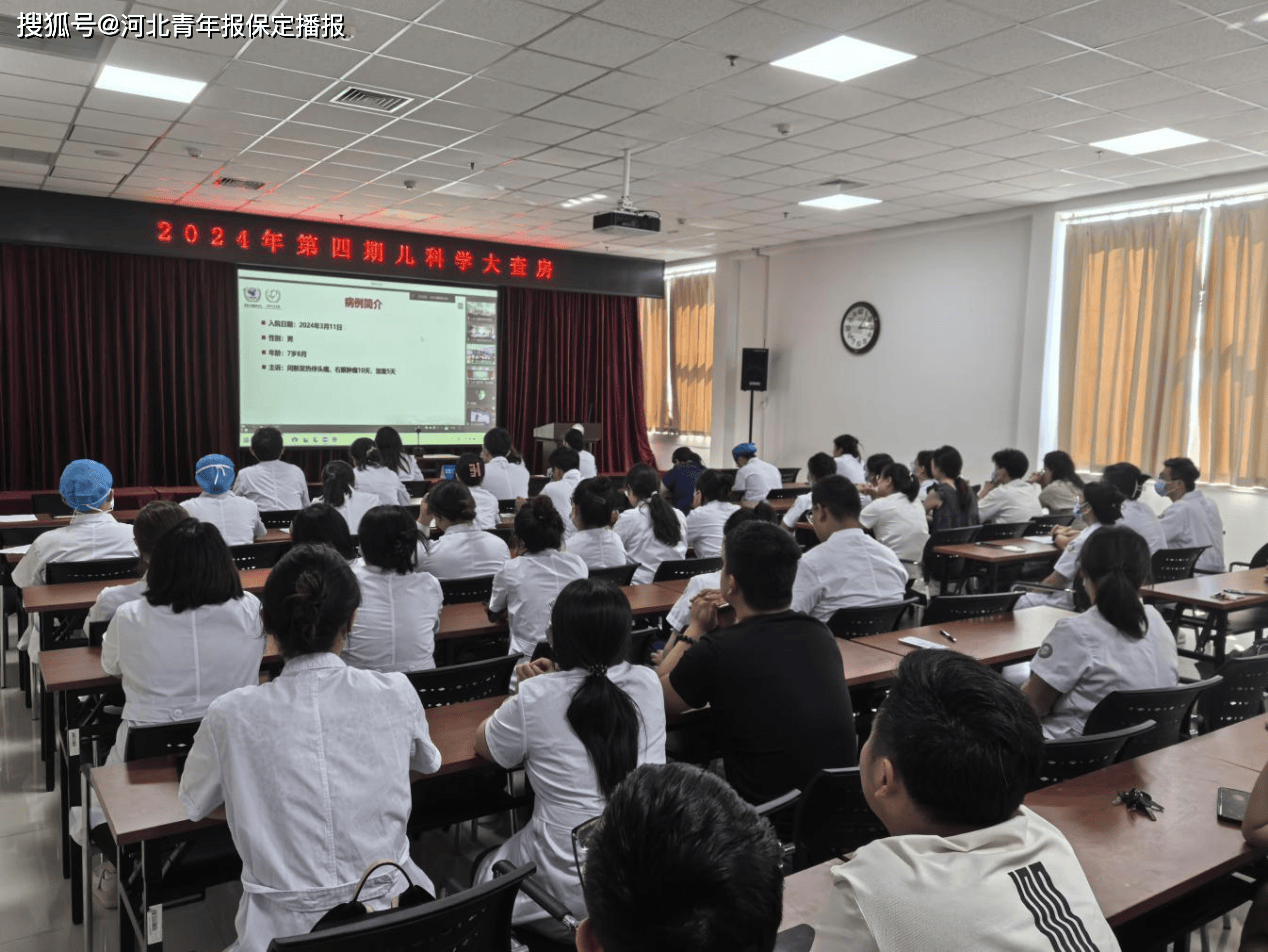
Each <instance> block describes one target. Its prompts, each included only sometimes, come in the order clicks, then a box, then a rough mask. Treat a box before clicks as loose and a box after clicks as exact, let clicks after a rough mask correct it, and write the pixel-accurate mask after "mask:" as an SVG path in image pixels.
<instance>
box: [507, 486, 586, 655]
mask: <svg viewBox="0 0 1268 952" xmlns="http://www.w3.org/2000/svg"><path fill="white" fill-rule="evenodd" d="M515 540H516V544H517V545H518V547H519V554H518V555H517V556H516V557H515V558H513V559H508V560H507V561H506V562H505V563H504V564H503V565H502V567H501V568H500V569H498V572H497V574H496V575H494V576H493V594H492V595H491V596H490V598H489V618H490V619H493V620H499V619H502V618H506V620H507V624H508V625H509V627H510V629H511V647H510V650H509V652H508V653H509V654H513V655H522V656H523V657H524V658H525V659H527V658H528V656H529V655H531V654H532V653H533V651H534V649H536V647H537V645H538V643H539V642H542V641H545V640H546V629H547V627H548V626H549V623H550V608H551V605H553V604H554V602H555V599H556V597H558V595H559V593H560V592H561V591H563V589H564V586H565V585H567V584H568V583H569V582H571V581H574V580H575V579H579V578H587V577H588V576H589V575H590V569H589V568H588V567H587V566H586V563H585V562H583V561H582V560H581V558H580V557H579V556H576V555H572V554H571V553H568V552H564V551H562V550H561V546H562V545H563V541H564V522H563V519H561V518H560V517H559V513H558V512H556V511H555V507H554V505H553V504H552V503H551V502H550V500H548V499H543V498H541V497H540V496H539V497H537V498H535V499H530V500H529V501H528V502H526V503H524V505H523V506H521V507H520V510H519V512H517V513H516V514H515Z"/></svg>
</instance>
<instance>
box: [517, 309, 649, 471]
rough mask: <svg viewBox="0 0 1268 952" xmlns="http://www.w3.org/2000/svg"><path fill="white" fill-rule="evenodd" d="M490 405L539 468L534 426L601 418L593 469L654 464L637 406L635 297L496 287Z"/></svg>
mask: <svg viewBox="0 0 1268 952" xmlns="http://www.w3.org/2000/svg"><path fill="white" fill-rule="evenodd" d="M499 306H500V310H501V314H502V327H503V331H502V340H501V341H500V342H499V351H500V354H499V357H500V359H501V383H500V386H499V392H498V405H499V409H500V410H501V415H502V418H503V420H505V425H506V428H507V429H508V430H510V432H511V439H512V440H514V441H515V445H516V446H517V447H519V449H520V452H521V453H523V454H524V461H525V463H526V464H527V465H528V466H529V468H530V469H531V470H532V471H533V472H542V471H543V470H544V468H545V462H544V460H542V459H541V454H540V452H539V450H538V444H537V443H536V441H535V440H534V439H533V429H534V427H538V426H542V425H543V424H546V423H578V422H592V423H602V424H603V439H602V441H600V442H599V443H598V445H597V446H596V447H595V454H594V455H595V462H596V463H597V465H598V468H599V472H601V473H602V472H620V473H624V472H626V471H627V470H628V469H629V468H630V467H631V466H633V465H634V464H635V463H639V462H645V463H649V464H651V465H653V466H654V465H655V460H656V457H655V455H654V454H653V453H652V448H651V446H650V445H649V444H648V442H647V422H646V416H645V414H644V410H643V347H642V341H641V339H640V336H639V329H638V299H637V298H632V297H619V296H617V295H611V294H574V293H572V292H565V291H537V290H531V289H528V288H503V289H502V290H501V293H500V296H499Z"/></svg>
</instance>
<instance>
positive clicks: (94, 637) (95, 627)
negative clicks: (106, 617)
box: [88, 621, 110, 648]
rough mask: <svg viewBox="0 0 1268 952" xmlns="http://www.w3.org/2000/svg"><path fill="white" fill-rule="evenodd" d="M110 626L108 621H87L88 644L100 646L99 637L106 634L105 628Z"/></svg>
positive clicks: (93, 646)
mask: <svg viewBox="0 0 1268 952" xmlns="http://www.w3.org/2000/svg"><path fill="white" fill-rule="evenodd" d="M109 627H110V622H108V621H93V622H89V623H88V645H89V647H92V648H100V647H101V639H102V638H104V637H105V636H106V629H107V628H109Z"/></svg>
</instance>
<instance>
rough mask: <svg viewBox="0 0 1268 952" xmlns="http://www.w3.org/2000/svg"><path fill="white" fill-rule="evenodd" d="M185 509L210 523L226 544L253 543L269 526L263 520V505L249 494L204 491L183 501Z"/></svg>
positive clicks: (198, 518) (200, 520) (200, 519)
mask: <svg viewBox="0 0 1268 952" xmlns="http://www.w3.org/2000/svg"><path fill="white" fill-rule="evenodd" d="M181 508H182V509H184V510H185V511H186V512H188V513H189V514H190V515H191V516H193V517H194V518H195V519H197V520H198V521H199V522H210V523H211V524H212V525H213V526H215V527H216V528H217V529H219V530H220V534H221V535H222V536H224V540H225V545H250V544H251V543H252V542H254V541H255V540H256V539H258V538H259V537H260V536H262V535H264V533H266V532H268V529H266V528H265V526H264V521H263V520H262V519H260V508H259V507H258V506H257V505H256V504H255V503H253V502H252V501H251V500H250V499H247V498H246V497H245V496H235V495H234V494H233V493H219V494H217V495H215V496H213V495H212V494H211V493H206V492H205V493H203V494H202V495H201V496H198V497H196V498H194V499H187V500H185V501H184V502H183V503H181Z"/></svg>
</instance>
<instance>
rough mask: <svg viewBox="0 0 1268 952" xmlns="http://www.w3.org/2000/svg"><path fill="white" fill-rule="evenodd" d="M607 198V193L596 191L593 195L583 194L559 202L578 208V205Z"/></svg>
mask: <svg viewBox="0 0 1268 952" xmlns="http://www.w3.org/2000/svg"><path fill="white" fill-rule="evenodd" d="M605 198H607V196H606V195H604V194H602V193H600V192H595V193H594V194H593V195H583V196H582V197H581V198H570V199H568V201H566V202H560V203H559V204H560V205H561V206H563V207H564V208H576V207H577V206H578V205H584V204H586V203H587V202H601V201H603V200H604V199H605Z"/></svg>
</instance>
